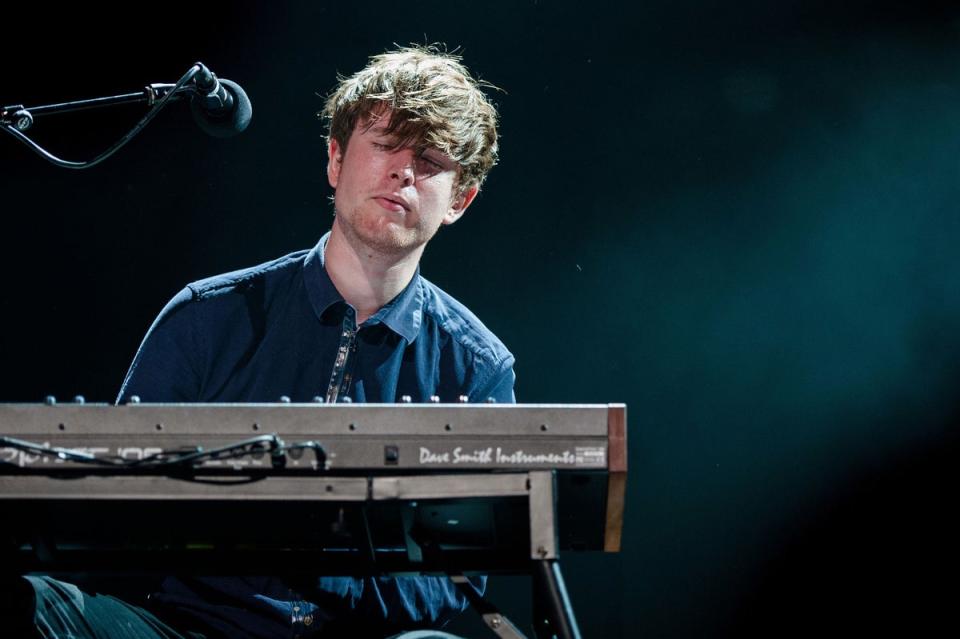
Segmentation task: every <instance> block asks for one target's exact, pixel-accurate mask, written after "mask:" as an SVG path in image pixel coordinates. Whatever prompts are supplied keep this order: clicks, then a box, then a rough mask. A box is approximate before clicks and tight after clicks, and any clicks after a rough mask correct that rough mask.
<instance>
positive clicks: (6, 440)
mask: <svg viewBox="0 0 960 639" xmlns="http://www.w3.org/2000/svg"><path fill="white" fill-rule="evenodd" d="M0 447H6V448H13V449H15V450H19V451H22V452H26V453H30V454H33V455H43V456H46V457H55V458H57V459H61V460H64V461H71V462H75V463H77V464H81V465H91V466H100V467H107V468H117V469H127V470H131V471H133V470H163V469H173V468H178V467H184V466H187V467H195V466H197V465H199V464H201V463H203V462H205V461H229V460H231V459H240V458H243V457H248V456H250V455H257V454H262V453H265V452H269V453H270V456H271V462H272V465H273V467H274V468H283V467H285V465H286V455H287V454H289V453H290V452H291V451H295V450H296V451H299V450H304V449H309V450H312V451H313V452H314V454H315V455H316V461H317V467H318V468H319V469H325V465H326V460H327V455H326V451H324V449H323V446H322V445H321V444H320V443H319V442H316V441H306V442H299V443H295V444H290V445H287V444H286V443H284V441H283V440H282V439H280V438H279V437H278V436H277V435H276V434H268V435H258V436H257V437H252V438H250V439H245V440H243V441H240V442H236V443H233V444H227V445H225V446H221V447H219V448H212V449H204V448H202V447H199V446H198V447H196V448H194V449H192V450H191V451H190V452H181V453H171V452H169V451H161V452H158V453H154V454H153V455H149V456H147V457H144V458H142V459H125V458H123V457H118V456H116V455H105V456H100V457H97V456H95V455H92V454H90V453H86V452H84V451H80V450H74V449H70V448H61V447H59V446H46V445H43V444H36V443H34V442H29V441H25V440H21V439H14V438H13V437H4V436H0ZM7 463H9V462H7ZM4 465H6V464H4ZM14 465H15V464H14Z"/></svg>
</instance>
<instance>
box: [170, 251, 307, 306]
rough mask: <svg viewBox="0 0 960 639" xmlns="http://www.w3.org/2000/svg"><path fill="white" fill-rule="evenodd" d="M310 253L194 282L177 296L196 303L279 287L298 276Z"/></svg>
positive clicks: (303, 252)
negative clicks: (256, 287) (260, 286)
mask: <svg viewBox="0 0 960 639" xmlns="http://www.w3.org/2000/svg"><path fill="white" fill-rule="evenodd" d="M309 254H310V251H309V250H302V251H296V252H294V253H290V254H289V255H284V256H283V257H278V258H277V259H275V260H270V261H269V262H264V263H263V264H258V265H256V266H251V267H248V268H244V269H239V270H236V271H230V272H228V273H223V274H220V275H214V276H213V277H207V278H204V279H202V280H197V281H195V282H191V283H190V284H187V286H186V287H185V289H184V290H183V291H182V292H181V294H180V295H181V296H184V295H186V296H187V297H189V299H190V300H192V301H199V300H206V299H211V298H217V297H223V296H227V295H229V294H230V293H235V292H239V291H245V290H248V289H250V288H252V287H255V286H257V285H258V284H262V285H279V284H281V283H282V282H284V281H286V280H289V279H292V278H295V277H297V276H298V275H300V273H301V268H300V267H301V266H302V265H303V263H304V261H305V260H306V258H307V256H308V255H309Z"/></svg>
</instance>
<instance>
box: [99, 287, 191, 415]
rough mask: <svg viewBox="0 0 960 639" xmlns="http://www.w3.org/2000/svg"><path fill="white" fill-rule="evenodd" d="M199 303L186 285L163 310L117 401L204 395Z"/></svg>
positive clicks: (173, 399) (179, 399)
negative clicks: (195, 301) (198, 315)
mask: <svg viewBox="0 0 960 639" xmlns="http://www.w3.org/2000/svg"><path fill="white" fill-rule="evenodd" d="M197 310H198V309H197V304H196V303H194V302H193V291H191V290H190V289H189V288H184V289H183V290H182V291H180V292H179V293H178V294H177V295H176V296H174V298H173V299H171V300H170V302H169V303H168V304H167V305H166V306H165V307H164V309H163V310H162V311H160V315H158V316H157V319H156V320H154V322H153V325H152V326H151V327H150V329H149V330H148V331H147V334H146V336H145V337H144V338H143V342H142V343H141V344H140V348H139V349H138V350H137V354H136V355H135V356H134V358H133V363H132V364H131V365H130V369H129V370H128V371H127V375H126V378H125V379H124V381H123V386H121V388H120V393H119V395H118V396H117V403H123V402H126V401H128V400H129V399H130V397H132V396H134V395H136V396H138V397H139V398H140V399H141V400H142V401H145V402H195V401H197V399H198V397H199V396H200V389H201V385H202V375H201V373H200V371H201V370H202V367H201V365H200V359H201V356H202V349H201V348H200V346H201V345H200V339H199V336H198V335H197V331H196V330H195V325H196V314H197Z"/></svg>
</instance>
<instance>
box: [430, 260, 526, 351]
mask: <svg viewBox="0 0 960 639" xmlns="http://www.w3.org/2000/svg"><path fill="white" fill-rule="evenodd" d="M420 285H421V287H422V290H423V315H424V317H423V320H424V321H425V322H432V323H435V324H436V326H437V328H438V329H439V330H440V331H442V332H443V333H445V334H447V335H448V336H449V337H450V339H451V340H453V341H454V342H455V343H456V344H457V345H459V346H460V347H462V348H463V349H465V350H467V351H469V352H470V353H471V354H472V355H473V356H474V357H477V358H479V359H481V360H484V361H485V362H487V363H488V364H489V365H490V366H492V367H494V368H502V367H505V366H510V365H512V364H513V360H514V358H513V354H512V353H510V351H509V350H507V347H506V346H504V344H503V342H501V341H500V339H499V338H498V337H497V336H496V335H494V334H493V332H492V331H491V330H490V329H489V328H487V327H486V325H484V323H483V322H481V321H480V319H479V318H478V317H477V316H476V315H474V314H473V312H471V311H470V309H468V308H467V307H466V306H464V305H463V304H462V303H460V302H459V301H457V300H456V299H455V298H454V297H453V296H452V295H450V294H449V293H447V292H446V291H444V290H443V289H441V288H440V287H439V286H437V285H436V284H434V283H432V282H430V281H429V280H428V279H426V278H424V277H421V278H420Z"/></svg>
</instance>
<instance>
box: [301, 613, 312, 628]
mask: <svg viewBox="0 0 960 639" xmlns="http://www.w3.org/2000/svg"><path fill="white" fill-rule="evenodd" d="M312 623H313V615H307V616H306V617H304V618H303V625H305V626H309V625H310V624H312Z"/></svg>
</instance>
